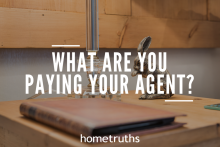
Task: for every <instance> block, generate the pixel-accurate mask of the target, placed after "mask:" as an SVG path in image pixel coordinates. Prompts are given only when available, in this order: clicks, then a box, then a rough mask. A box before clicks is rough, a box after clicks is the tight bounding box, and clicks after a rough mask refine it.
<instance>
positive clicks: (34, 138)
mask: <svg viewBox="0 0 220 147" xmlns="http://www.w3.org/2000/svg"><path fill="white" fill-rule="evenodd" d="M138 97H139V95H135V94H134V91H129V95H122V101H123V102H126V103H132V104H137V105H142V106H148V107H152V108H157V109H161V110H167V111H173V112H177V113H185V114H187V116H186V117H178V118H176V120H175V121H177V122H185V123H187V124H186V125H185V127H183V128H179V129H175V130H170V131H165V132H161V133H155V134H150V135H143V136H140V143H139V144H138V146H140V147H141V146H143V147H145V146H157V147H161V146H163V147H174V146H189V145H190V146H192V147H194V146H199V145H206V146H209V145H213V146H214V145H215V146H219V143H220V142H219V141H218V140H219V139H220V138H219V137H220V136H219V133H220V129H219V126H218V125H216V124H217V123H219V122H220V118H219V117H217V116H219V115H220V111H215V110H208V109H204V105H209V104H215V103H219V100H217V99H208V98H197V97H192V96H184V95H174V96H173V97H172V98H171V99H172V100H194V102H193V103H165V101H164V99H157V100H138ZM61 99H62V100H63V99H67V97H63V98H48V99H36V100H28V101H48V100H61ZM25 101H27V100H19V101H9V102H0V120H1V121H0V145H1V146H7V147H13V146H18V147H27V146H33V147H37V146H42V147H46V146H47V147H48V146H49V147H50V146H51V147H60V146H62V147H70V146H77V147H79V146H82V147H88V146H91V147H96V146H97V147H99V146H103V147H107V146H109V147H113V146H118V147H133V146H134V145H137V144H136V143H135V144H133V143H129V144H120V143H115V144H111V143H110V144H92V145H91V144H84V143H80V141H79V138H77V137H74V136H71V135H70V134H67V133H64V132H62V131H59V130H57V129H55V128H52V127H49V126H47V125H43V124H41V123H38V122H35V121H33V120H30V119H26V118H24V117H22V116H21V114H20V113H19V111H18V110H19V105H20V104H21V103H22V102H25ZM158 140H159V141H158Z"/></svg>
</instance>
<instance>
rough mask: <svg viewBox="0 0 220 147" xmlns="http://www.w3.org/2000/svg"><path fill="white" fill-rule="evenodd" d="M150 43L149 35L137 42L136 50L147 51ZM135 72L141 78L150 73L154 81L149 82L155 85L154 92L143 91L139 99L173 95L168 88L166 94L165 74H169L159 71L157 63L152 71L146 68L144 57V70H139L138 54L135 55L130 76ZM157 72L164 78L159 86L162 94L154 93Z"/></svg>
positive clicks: (164, 97) (134, 74)
mask: <svg viewBox="0 0 220 147" xmlns="http://www.w3.org/2000/svg"><path fill="white" fill-rule="evenodd" d="M150 44H151V37H145V38H144V39H143V40H142V41H141V42H140V44H139V46H138V48H137V52H141V53H142V54H143V53H144V52H147V50H148V48H149V46H150ZM137 74H142V77H143V78H147V75H149V74H152V75H153V76H154V81H155V82H151V83H150V84H154V86H155V90H154V91H155V93H154V94H148V93H147V92H146V91H145V94H143V95H141V96H140V97H139V99H141V100H145V99H147V100H151V99H155V98H162V99H167V98H170V97H171V96H173V95H174V94H172V93H171V90H170V89H169V91H170V92H169V94H166V91H167V89H166V76H167V75H169V76H170V74H169V72H168V71H167V70H166V71H165V72H161V71H160V70H159V68H158V65H157V66H156V70H155V71H154V72H150V71H149V70H148V59H147V57H146V58H145V61H144V71H143V72H141V71H140V60H139V56H138V55H137V57H136V58H135V60H134V71H133V72H132V74H131V76H132V77H134V76H136V75H137ZM158 74H164V78H163V79H161V83H163V86H161V87H160V90H161V91H164V94H156V93H157V75H158Z"/></svg>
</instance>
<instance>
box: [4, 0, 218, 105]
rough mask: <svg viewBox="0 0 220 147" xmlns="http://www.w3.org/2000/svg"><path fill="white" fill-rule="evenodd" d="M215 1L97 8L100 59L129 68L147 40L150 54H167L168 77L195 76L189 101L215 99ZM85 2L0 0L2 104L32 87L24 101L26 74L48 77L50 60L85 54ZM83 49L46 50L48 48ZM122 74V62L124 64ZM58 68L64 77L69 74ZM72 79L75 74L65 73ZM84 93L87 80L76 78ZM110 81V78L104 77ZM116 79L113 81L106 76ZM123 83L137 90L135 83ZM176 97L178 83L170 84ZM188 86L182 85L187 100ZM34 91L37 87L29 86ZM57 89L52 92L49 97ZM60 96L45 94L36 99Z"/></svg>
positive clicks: (106, 0)
mask: <svg viewBox="0 0 220 147" xmlns="http://www.w3.org/2000/svg"><path fill="white" fill-rule="evenodd" d="M219 5H220V1H218V0H184V1H183V0H166V1H164V0H120V1H118V0H99V28H100V30H99V36H100V39H99V40H100V42H99V44H100V51H99V52H98V56H99V58H100V59H103V57H104V53H105V52H110V55H111V57H112V60H111V61H112V62H113V53H114V52H120V53H121V54H122V55H124V52H131V53H132V55H131V56H130V57H129V60H131V64H130V65H129V67H130V68H133V60H134V58H135V57H136V56H137V51H136V48H137V46H138V44H139V43H140V41H141V40H142V39H143V38H144V37H146V36H151V37H152V39H153V40H152V44H151V46H150V50H149V52H155V53H156V54H157V55H158V52H167V58H168V59H167V66H168V70H169V72H170V73H171V74H186V75H188V74H193V75H194V77H195V79H194V81H193V84H192V95H193V96H198V97H208V98H219V95H220V90H219V83H220V77H219V72H220V69H219V63H220V22H219V21H220V9H219ZM85 24H86V19H85V1H84V0H19V1H15V0H0V101H10V100H22V99H26V98H28V97H30V96H32V95H34V92H35V87H36V85H33V86H32V87H30V94H29V95H26V94H25V74H31V75H33V76H34V78H35V80H36V78H37V75H38V74H43V76H44V87H45V90H47V89H48V88H47V86H48V84H47V81H46V76H45V74H56V73H54V71H53V61H52V52H72V51H73V52H76V59H78V57H77V56H78V55H79V52H85V55H86V54H87V53H86V49H85V47H86V30H85V29H86V26H85ZM75 44H79V45H81V48H78V49H76V48H69V49H66V48H51V45H75ZM122 67H123V62H122ZM65 68H66V66H64V72H62V73H60V74H67V72H66V70H65ZM71 74H72V75H74V74H77V72H76V73H71ZM80 74H81V75H82V77H84V78H83V82H82V84H83V85H84V86H86V85H87V84H88V80H87V79H86V73H83V72H81V73H80ZM105 74H106V75H107V76H108V75H109V74H110V73H109V72H105ZM111 74H114V73H111ZM115 74H126V75H128V77H129V84H128V89H129V90H135V88H136V77H131V76H130V75H131V73H115ZM176 81H177V82H176V94H178V93H179V83H178V80H177V79H176ZM188 83H189V80H188V79H185V80H184V83H183V90H184V92H183V94H184V95H188V90H189V89H188ZM35 84H36V83H35ZM55 85H56V83H54V85H53V89H56V87H55ZM58 96H59V97H60V96H63V95H57V94H55V93H54V94H52V95H49V94H45V95H41V96H40V97H39V98H42V97H58Z"/></svg>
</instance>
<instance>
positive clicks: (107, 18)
mask: <svg viewBox="0 0 220 147" xmlns="http://www.w3.org/2000/svg"><path fill="white" fill-rule="evenodd" d="M99 20H100V47H102V48H105V47H108V48H118V45H119V39H120V36H118V34H117V32H118V31H121V30H122V29H123V26H124V24H125V22H126V20H127V17H126V16H113V15H100V18H99ZM85 24H86V21H85V14H84V13H72V12H57V11H45V10H28V9H9V8H0V32H1V33H0V40H1V41H0V46H1V48H30V47H35V48H51V45H71V44H79V45H81V48H85V47H86V37H85V36H86V27H85Z"/></svg>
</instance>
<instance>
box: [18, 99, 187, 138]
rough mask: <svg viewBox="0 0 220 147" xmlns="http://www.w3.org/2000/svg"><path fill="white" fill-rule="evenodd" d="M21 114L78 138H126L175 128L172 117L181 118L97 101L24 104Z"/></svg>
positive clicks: (169, 113) (132, 106)
mask: <svg viewBox="0 0 220 147" xmlns="http://www.w3.org/2000/svg"><path fill="white" fill-rule="evenodd" d="M20 112H21V114H22V115H24V116H26V117H29V118H32V119H34V120H36V121H39V122H42V123H45V124H48V125H51V126H53V127H56V128H58V129H61V130H63V131H66V132H68V133H71V134H74V135H77V136H80V135H81V134H82V135H84V136H103V135H114V134H125V133H128V132H137V131H142V132H143V130H149V129H151V130H152V129H155V128H156V130H158V128H160V127H161V128H175V127H170V125H172V124H173V121H174V119H175V117H176V116H184V115H183V114H176V113H172V112H168V111H163V110H158V109H154V108H149V107H144V106H139V105H133V104H127V103H123V102H116V101H110V100H105V99H98V98H90V99H73V100H56V101H40V102H25V103H22V104H21V106H20ZM174 124H175V123H174ZM182 125H183V124H181V125H176V127H180V126H182ZM161 130H164V129H161ZM151 132H155V131H151Z"/></svg>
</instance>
